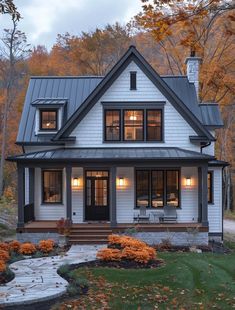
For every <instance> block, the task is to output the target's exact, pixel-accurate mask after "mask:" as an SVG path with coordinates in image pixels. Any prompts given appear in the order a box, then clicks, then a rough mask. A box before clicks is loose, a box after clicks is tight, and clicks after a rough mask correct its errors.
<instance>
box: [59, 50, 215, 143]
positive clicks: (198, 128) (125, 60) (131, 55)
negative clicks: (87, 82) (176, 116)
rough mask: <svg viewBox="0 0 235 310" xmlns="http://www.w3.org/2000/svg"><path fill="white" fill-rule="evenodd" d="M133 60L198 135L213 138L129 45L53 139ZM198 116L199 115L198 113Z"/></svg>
mask: <svg viewBox="0 0 235 310" xmlns="http://www.w3.org/2000/svg"><path fill="white" fill-rule="evenodd" d="M131 61H134V62H135V63H136V64H137V65H138V66H139V67H140V68H141V69H142V71H143V72H144V73H145V74H146V76H148V78H149V79H150V80H151V81H152V82H153V83H154V84H155V85H156V87H157V88H158V89H159V91H161V92H162V94H163V95H164V96H165V97H166V98H167V99H168V100H169V102H171V104H172V105H173V106H174V107H175V109H176V110H177V111H178V112H179V113H180V114H181V115H182V116H183V117H184V118H185V119H186V120H187V121H188V123H189V124H190V125H191V126H192V128H193V129H194V130H195V132H196V133H197V134H198V135H201V136H206V137H207V138H208V140H214V137H213V136H212V135H211V134H210V132H209V131H208V130H207V129H206V128H204V126H203V125H202V123H201V122H200V120H199V119H198V118H197V116H196V115H194V114H193V111H191V110H190V109H189V108H188V107H187V106H186V105H185V104H184V103H183V102H182V100H181V99H180V98H179V97H178V96H177V94H176V93H175V92H174V91H173V90H172V89H171V88H170V87H169V86H168V84H167V83H166V82H165V81H164V80H163V79H162V78H161V77H160V75H159V74H158V73H157V72H156V71H155V70H154V69H153V68H152V67H151V66H150V64H149V63H148V62H147V61H146V60H145V59H144V57H143V56H142V55H141V54H140V53H139V52H138V51H137V50H136V48H135V47H134V46H131V47H130V48H129V49H128V51H127V52H126V53H125V54H124V56H123V57H122V58H121V59H120V60H119V61H118V62H117V63H116V65H115V66H114V67H113V68H112V69H111V70H110V71H109V73H108V74H107V75H106V76H105V77H104V78H103V80H102V81H101V82H100V84H99V85H98V86H97V87H96V88H95V89H94V90H93V92H92V93H91V94H90V95H89V96H88V97H87V99H86V100H85V101H84V102H83V103H82V105H81V106H80V107H79V108H78V109H77V110H76V111H75V113H74V114H73V115H72V116H71V117H70V118H69V119H68V121H67V122H66V123H65V124H64V126H63V127H62V128H61V129H60V130H59V131H58V133H57V134H56V135H55V136H54V137H53V140H59V139H60V138H61V137H67V136H69V134H70V133H71V132H72V130H73V129H74V128H75V127H76V126H77V124H78V123H79V122H80V121H81V120H82V119H83V117H84V116H85V115H86V114H87V113H88V112H89V110H90V109H91V108H92V107H93V106H94V104H95V103H96V102H97V101H98V100H99V99H100V98H101V96H102V95H103V94H104V93H105V91H106V90H107V89H108V88H109V87H110V86H111V85H112V83H113V82H114V81H115V80H116V79H117V78H118V77H119V76H120V74H121V73H122V72H123V70H124V69H125V68H126V67H127V66H128V65H129V64H130V62H131ZM198 116H199V115H198Z"/></svg>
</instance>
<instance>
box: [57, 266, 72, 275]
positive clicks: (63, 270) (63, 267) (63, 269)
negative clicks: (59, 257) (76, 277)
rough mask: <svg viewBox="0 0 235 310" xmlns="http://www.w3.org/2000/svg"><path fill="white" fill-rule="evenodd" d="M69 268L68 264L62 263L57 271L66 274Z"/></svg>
mask: <svg viewBox="0 0 235 310" xmlns="http://www.w3.org/2000/svg"><path fill="white" fill-rule="evenodd" d="M69 270H70V268H69V265H62V266H61V267H60V268H59V270H58V273H59V274H60V275H62V276H65V275H66V274H68V273H69Z"/></svg>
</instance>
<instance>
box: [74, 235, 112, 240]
mask: <svg viewBox="0 0 235 310" xmlns="http://www.w3.org/2000/svg"><path fill="white" fill-rule="evenodd" d="M107 238H108V235H100V234H99V235H92V234H84V235H77V234H74V235H73V234H70V235H69V239H106V240H108V239H107Z"/></svg>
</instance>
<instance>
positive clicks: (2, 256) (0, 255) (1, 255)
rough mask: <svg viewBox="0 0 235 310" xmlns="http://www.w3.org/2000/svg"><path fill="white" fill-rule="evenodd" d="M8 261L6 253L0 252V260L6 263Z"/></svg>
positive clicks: (8, 257)
mask: <svg viewBox="0 0 235 310" xmlns="http://www.w3.org/2000/svg"><path fill="white" fill-rule="evenodd" d="M9 259H10V256H9V254H8V252H7V251H4V250H0V260H1V261H4V262H7V261H8V260H9Z"/></svg>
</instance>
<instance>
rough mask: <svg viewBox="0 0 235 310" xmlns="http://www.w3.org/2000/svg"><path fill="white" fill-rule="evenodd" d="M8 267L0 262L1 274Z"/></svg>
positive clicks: (3, 262)
mask: <svg viewBox="0 0 235 310" xmlns="http://www.w3.org/2000/svg"><path fill="white" fill-rule="evenodd" d="M6 268H7V266H6V263H5V261H3V260H0V272H4V271H5V270H6Z"/></svg>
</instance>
